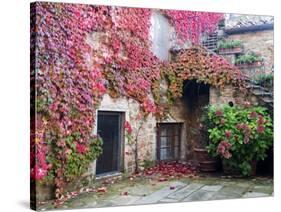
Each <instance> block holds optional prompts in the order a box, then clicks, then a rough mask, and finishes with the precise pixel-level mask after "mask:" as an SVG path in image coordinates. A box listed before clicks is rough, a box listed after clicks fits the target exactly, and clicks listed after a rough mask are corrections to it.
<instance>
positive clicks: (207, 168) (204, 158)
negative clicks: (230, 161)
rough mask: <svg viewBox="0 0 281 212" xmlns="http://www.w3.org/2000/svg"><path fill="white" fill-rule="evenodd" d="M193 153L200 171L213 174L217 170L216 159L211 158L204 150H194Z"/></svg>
mask: <svg viewBox="0 0 281 212" xmlns="http://www.w3.org/2000/svg"><path fill="white" fill-rule="evenodd" d="M194 152H195V154H196V158H197V160H198V162H199V169H200V171H202V172H214V171H217V170H218V159H217V158H213V157H211V156H210V155H209V154H208V151H207V150H206V149H205V148H194Z"/></svg>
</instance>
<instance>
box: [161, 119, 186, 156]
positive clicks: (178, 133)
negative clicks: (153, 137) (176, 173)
mask: <svg viewBox="0 0 281 212" xmlns="http://www.w3.org/2000/svg"><path fill="white" fill-rule="evenodd" d="M182 126H183V123H180V122H175V123H157V144H156V158H157V161H172V160H179V159H180V157H181V142H182ZM171 127H172V128H173V129H172V133H171V134H169V133H170V132H169V130H168V131H167V133H166V135H161V130H162V129H163V128H166V129H171ZM162 137H166V138H172V139H171V140H172V142H171V144H170V145H167V146H164V147H162V146H161V138H162ZM176 137H178V145H175V143H176ZM161 149H170V150H171V152H172V154H171V156H170V157H169V158H168V159H161ZM176 151H178V156H177V157H176V156H175V155H176Z"/></svg>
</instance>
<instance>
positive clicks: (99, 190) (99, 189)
mask: <svg viewBox="0 0 281 212" xmlns="http://www.w3.org/2000/svg"><path fill="white" fill-rule="evenodd" d="M106 191H107V189H106V187H100V188H98V189H97V192H99V193H104V192H106Z"/></svg>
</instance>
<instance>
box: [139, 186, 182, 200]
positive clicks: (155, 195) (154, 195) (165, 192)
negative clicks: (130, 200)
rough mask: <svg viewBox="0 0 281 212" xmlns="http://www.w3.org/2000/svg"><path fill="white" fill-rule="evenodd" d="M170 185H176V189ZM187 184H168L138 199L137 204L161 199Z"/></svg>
mask: <svg viewBox="0 0 281 212" xmlns="http://www.w3.org/2000/svg"><path fill="white" fill-rule="evenodd" d="M170 186H173V187H175V188H174V189H170ZM184 186H186V184H185V183H182V182H173V183H171V184H170V185H169V186H166V187H164V188H162V189H160V190H158V191H156V192H154V193H152V194H150V195H148V196H146V197H143V198H141V199H140V200H138V201H136V202H135V203H136V204H151V203H156V202H158V201H160V200H161V199H164V198H166V197H167V196H168V195H169V194H171V193H174V192H176V191H177V190H179V189H181V188H182V187H184Z"/></svg>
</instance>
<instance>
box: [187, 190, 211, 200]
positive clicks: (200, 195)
mask: <svg viewBox="0 0 281 212" xmlns="http://www.w3.org/2000/svg"><path fill="white" fill-rule="evenodd" d="M214 194H215V192H214V191H205V190H202V189H200V190H199V191H196V192H194V193H192V194H191V195H190V196H188V197H187V198H185V199H183V201H184V202H190V201H205V200H209V199H210V198H211V197H212V196H214Z"/></svg>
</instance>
